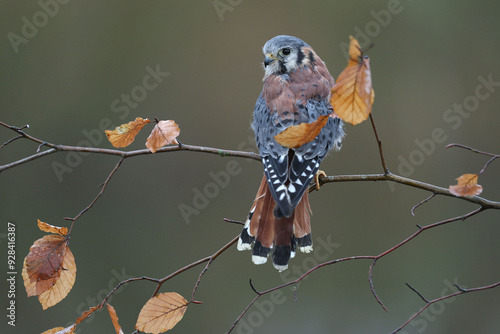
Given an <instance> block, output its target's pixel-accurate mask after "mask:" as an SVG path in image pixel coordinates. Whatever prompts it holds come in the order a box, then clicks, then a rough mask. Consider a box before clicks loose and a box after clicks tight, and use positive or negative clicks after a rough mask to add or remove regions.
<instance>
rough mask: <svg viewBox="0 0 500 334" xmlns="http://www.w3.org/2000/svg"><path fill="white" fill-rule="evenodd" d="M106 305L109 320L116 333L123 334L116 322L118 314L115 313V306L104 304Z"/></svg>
mask: <svg viewBox="0 0 500 334" xmlns="http://www.w3.org/2000/svg"><path fill="white" fill-rule="evenodd" d="M106 306H107V307H108V312H109V316H110V317H111V321H112V322H113V326H114V327H115V331H116V334H123V330H122V327H121V326H120V324H119V323H118V315H117V314H116V311H115V308H114V307H113V306H111V305H110V304H106Z"/></svg>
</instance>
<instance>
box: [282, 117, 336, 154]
mask: <svg viewBox="0 0 500 334" xmlns="http://www.w3.org/2000/svg"><path fill="white" fill-rule="evenodd" d="M329 116H330V115H323V116H319V117H318V119H317V120H316V121H314V122H312V123H300V124H297V125H292V126H290V127H288V128H286V129H285V130H283V131H282V132H280V133H278V134H277V135H276V136H274V139H275V140H276V141H277V142H278V143H279V144H281V145H283V146H285V147H288V148H297V147H300V146H302V145H304V144H306V143H309V142H310V141H311V140H314V138H316V137H317V136H318V134H319V133H320V132H321V129H322V128H323V127H324V126H325V125H326V122H328V117H329Z"/></svg>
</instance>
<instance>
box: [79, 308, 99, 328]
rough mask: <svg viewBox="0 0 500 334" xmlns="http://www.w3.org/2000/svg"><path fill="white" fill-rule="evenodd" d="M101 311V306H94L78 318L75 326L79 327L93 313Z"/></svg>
mask: <svg viewBox="0 0 500 334" xmlns="http://www.w3.org/2000/svg"><path fill="white" fill-rule="evenodd" d="M98 309H99V306H92V307H91V308H89V309H88V310H87V311H85V312H83V313H82V315H81V316H79V317H78V319H76V321H75V325H78V324H79V323H81V322H82V321H83V320H85V319H87V318H88V317H89V316H90V315H91V314H92V313H94V312H95V311H97V310H98Z"/></svg>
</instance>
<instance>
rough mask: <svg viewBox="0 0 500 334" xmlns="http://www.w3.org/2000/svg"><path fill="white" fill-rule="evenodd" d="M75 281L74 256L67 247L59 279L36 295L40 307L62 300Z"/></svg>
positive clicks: (52, 304)
mask: <svg viewBox="0 0 500 334" xmlns="http://www.w3.org/2000/svg"><path fill="white" fill-rule="evenodd" d="M75 281H76V264H75V258H74V256H73V253H71V251H70V249H69V248H67V250H66V254H65V255H64V259H63V263H62V269H61V272H60V275H59V279H58V280H57V281H56V282H55V284H54V286H52V287H51V288H50V289H48V290H47V291H45V292H43V293H42V294H40V295H39V296H38V301H39V302H40V304H42V308H43V309H44V310H45V309H47V308H49V307H51V306H54V305H56V304H57V303H59V302H60V301H61V300H63V299H64V298H65V297H66V296H67V295H68V293H69V292H70V291H71V289H72V288H73V285H74V284H75Z"/></svg>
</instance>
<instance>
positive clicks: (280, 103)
mask: <svg viewBox="0 0 500 334" xmlns="http://www.w3.org/2000/svg"><path fill="white" fill-rule="evenodd" d="M262 51H263V54H264V62H263V68H264V78H263V88H262V91H261V93H260V95H259V97H258V99H257V102H256V104H255V108H254V113H253V121H252V129H253V131H254V133H255V141H256V144H257V147H258V149H259V154H260V156H261V159H262V164H263V165H264V176H263V178H262V181H261V184H260V187H259V189H258V191H257V195H256V197H255V200H254V202H253V204H252V206H251V209H250V212H249V214H248V218H247V220H246V221H245V224H244V227H243V230H242V232H241V234H240V237H239V239H238V244H237V249H238V250H240V251H242V250H252V262H253V263H255V264H263V263H266V262H267V259H268V257H269V256H270V255H271V251H272V255H271V257H272V262H273V265H274V267H275V268H276V269H277V270H278V271H279V272H281V271H283V270H286V269H287V268H288V263H289V260H290V258H292V257H294V256H295V252H296V250H297V249H298V250H299V251H301V252H303V253H309V252H311V251H312V249H313V248H312V246H313V241H312V237H311V224H310V214H311V208H310V205H309V198H308V193H309V191H308V188H309V184H310V183H311V181H312V180H313V178H314V177H315V175H316V173H317V172H318V170H319V166H320V163H321V161H322V160H323V158H324V157H325V156H326V154H327V153H328V151H330V150H332V149H333V150H340V148H341V147H342V140H343V138H344V135H345V133H344V128H343V123H342V120H341V119H339V118H338V117H337V116H336V115H335V113H334V112H333V108H332V106H331V104H330V96H331V89H332V87H333V85H334V83H335V82H334V79H333V77H332V75H331V74H330V72H328V69H327V68H326V65H325V63H324V62H323V61H322V60H321V58H320V57H319V56H318V55H317V54H316V52H315V51H314V50H313V49H312V48H311V46H309V45H308V44H307V43H305V42H304V41H303V40H301V39H299V38H297V37H293V36H288V35H279V36H276V37H273V38H272V39H270V40H269V41H267V42H266V43H265V45H264V47H263V49H262ZM323 115H330V117H328V121H327V123H326V125H325V126H324V127H323V128H322V129H321V132H320V133H319V134H318V136H317V137H316V138H314V139H313V140H312V141H310V142H308V143H305V144H303V145H302V146H300V147H297V148H287V147H284V146H282V145H281V144H279V143H278V142H277V141H276V140H275V138H274V137H275V136H276V135H277V134H279V133H281V132H282V131H284V130H286V129H288V128H289V127H291V126H294V125H299V124H301V123H311V122H314V121H316V120H317V119H318V117H320V116H323ZM252 244H253V248H252Z"/></svg>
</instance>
